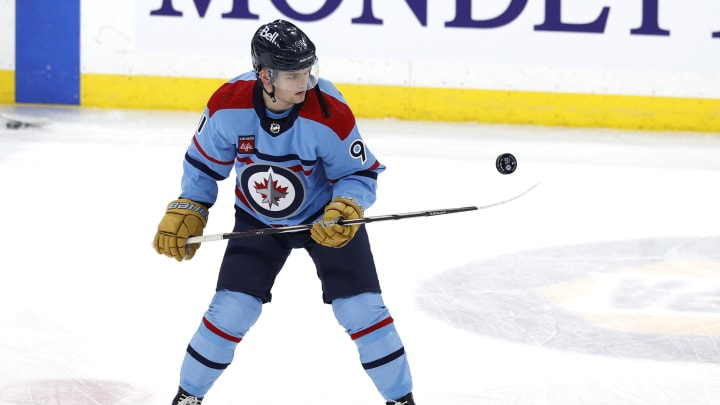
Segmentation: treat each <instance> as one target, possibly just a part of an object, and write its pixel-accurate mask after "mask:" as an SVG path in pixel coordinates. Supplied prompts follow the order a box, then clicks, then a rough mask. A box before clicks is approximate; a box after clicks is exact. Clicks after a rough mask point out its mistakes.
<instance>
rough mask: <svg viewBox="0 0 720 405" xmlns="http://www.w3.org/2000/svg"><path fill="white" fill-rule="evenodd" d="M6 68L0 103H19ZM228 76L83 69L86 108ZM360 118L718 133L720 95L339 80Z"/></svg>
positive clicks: (139, 104)
mask: <svg viewBox="0 0 720 405" xmlns="http://www.w3.org/2000/svg"><path fill="white" fill-rule="evenodd" d="M14 81H15V75H14V72H13V71H7V70H5V71H3V70H0V102H1V103H5V104H9V103H13V102H14V88H15V86H14ZM224 82H225V79H199V78H180V77H162V76H130V75H127V76H125V75H104V74H87V73H86V74H83V75H82V77H81V97H80V100H81V105H82V106H85V107H106V108H128V109H160V110H186V111H202V109H203V108H204V107H205V104H206V102H207V100H208V98H209V97H210V95H211V94H212V92H213V91H215V89H217V88H218V87H219V86H220V85H221V84H222V83H224ZM337 86H338V89H339V90H340V91H341V92H342V93H343V96H344V97H345V98H346V99H347V101H348V103H349V104H350V106H351V107H352V108H353V111H354V112H355V114H356V115H357V116H358V117H360V118H397V119H403V120H421V121H444V122H479V123H497V124H526V125H548V126H569V127H603V128H620V129H639V130H659V131H701V132H720V100H718V99H699V98H680V97H652V96H621V95H599V94H574V93H550V92H528V91H502V90H472V89H470V90H464V89H446V88H426V87H404V86H379V85H359V84H341V83H338V84H337Z"/></svg>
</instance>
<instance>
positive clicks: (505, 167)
mask: <svg viewBox="0 0 720 405" xmlns="http://www.w3.org/2000/svg"><path fill="white" fill-rule="evenodd" d="M495 167H496V168H497V171H499V172H500V173H502V174H510V173H512V172H514V171H515V169H517V159H515V156H513V155H512V153H503V154H502V155H500V156H498V157H497V159H496V160H495Z"/></svg>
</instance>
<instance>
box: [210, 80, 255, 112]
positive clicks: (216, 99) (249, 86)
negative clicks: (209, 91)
mask: <svg viewBox="0 0 720 405" xmlns="http://www.w3.org/2000/svg"><path fill="white" fill-rule="evenodd" d="M255 82H256V81H255V80H238V81H236V82H232V83H225V84H223V85H222V86H220V88H218V89H217V90H215V93H213V95H212V96H210V101H208V110H209V114H210V116H211V117H212V116H213V114H215V113H216V112H217V111H219V110H225V109H228V108H253V87H254V86H255Z"/></svg>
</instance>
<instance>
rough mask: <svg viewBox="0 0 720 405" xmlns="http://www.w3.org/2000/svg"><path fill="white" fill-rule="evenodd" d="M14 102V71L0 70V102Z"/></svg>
mask: <svg viewBox="0 0 720 405" xmlns="http://www.w3.org/2000/svg"><path fill="white" fill-rule="evenodd" d="M14 102H15V71H14V70H0V104H12V103H14Z"/></svg>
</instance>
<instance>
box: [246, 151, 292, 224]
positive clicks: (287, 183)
mask: <svg viewBox="0 0 720 405" xmlns="http://www.w3.org/2000/svg"><path fill="white" fill-rule="evenodd" d="M238 182H239V183H240V184H238V185H239V186H240V189H241V190H242V192H243V194H244V195H245V200H246V201H247V202H248V204H250V206H251V207H252V209H253V210H255V212H257V213H259V214H261V215H263V216H266V217H268V218H272V219H283V218H288V217H290V216H292V215H293V214H295V212H297V210H298V209H299V208H300V206H302V203H303V201H304V200H305V188H304V187H303V183H302V181H301V180H300V178H299V177H298V176H297V174H295V172H293V171H291V170H288V169H287V168H285V167H282V166H273V165H266V164H252V165H249V166H247V167H245V169H243V171H242V173H241V174H240V176H238Z"/></svg>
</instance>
